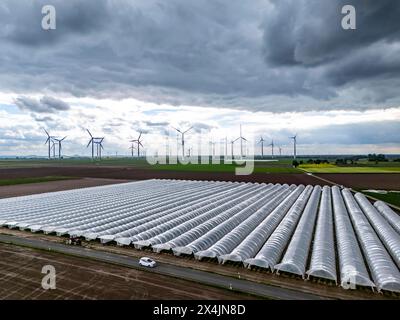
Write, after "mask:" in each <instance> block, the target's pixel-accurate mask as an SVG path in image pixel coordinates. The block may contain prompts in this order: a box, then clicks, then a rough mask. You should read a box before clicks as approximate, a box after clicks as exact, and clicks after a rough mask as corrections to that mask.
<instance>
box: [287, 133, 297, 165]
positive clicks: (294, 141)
mask: <svg viewBox="0 0 400 320" xmlns="http://www.w3.org/2000/svg"><path fill="white" fill-rule="evenodd" d="M289 138H290V139H293V159H294V160H296V144H297V133H296V134H295V135H294V136H293V137H289Z"/></svg>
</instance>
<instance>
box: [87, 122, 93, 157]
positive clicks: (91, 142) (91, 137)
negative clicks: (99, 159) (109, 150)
mask: <svg viewBox="0 0 400 320" xmlns="http://www.w3.org/2000/svg"><path fill="white" fill-rule="evenodd" d="M86 131H87V132H88V133H89V135H90V140H89V143H88V144H87V146H86V148H88V147H89V146H90V144H91V145H92V160H93V159H94V138H93V136H92V134H91V133H90V131H89V129H86Z"/></svg>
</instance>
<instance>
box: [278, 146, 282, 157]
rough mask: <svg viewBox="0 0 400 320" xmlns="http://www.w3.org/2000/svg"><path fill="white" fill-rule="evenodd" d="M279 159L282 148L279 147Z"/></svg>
mask: <svg viewBox="0 0 400 320" xmlns="http://www.w3.org/2000/svg"><path fill="white" fill-rule="evenodd" d="M279 157H282V147H281V146H279Z"/></svg>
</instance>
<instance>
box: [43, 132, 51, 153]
mask: <svg viewBox="0 0 400 320" xmlns="http://www.w3.org/2000/svg"><path fill="white" fill-rule="evenodd" d="M43 130H44V132H46V135H47V139H46V142H45V143H44V144H47V143H48V144H49V159H51V148H52V146H51V143H53V145H54V141H53V137H51V136H50V134H49V133H48V132H47V130H46V129H43Z"/></svg>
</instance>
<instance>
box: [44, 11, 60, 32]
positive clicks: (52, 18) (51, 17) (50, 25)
mask: <svg viewBox="0 0 400 320" xmlns="http://www.w3.org/2000/svg"><path fill="white" fill-rule="evenodd" d="M42 14H43V15H44V16H43V18H42V29H43V30H55V29H56V28H57V21H56V19H57V15H56V8H55V7H54V6H52V5H46V6H43V7H42Z"/></svg>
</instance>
